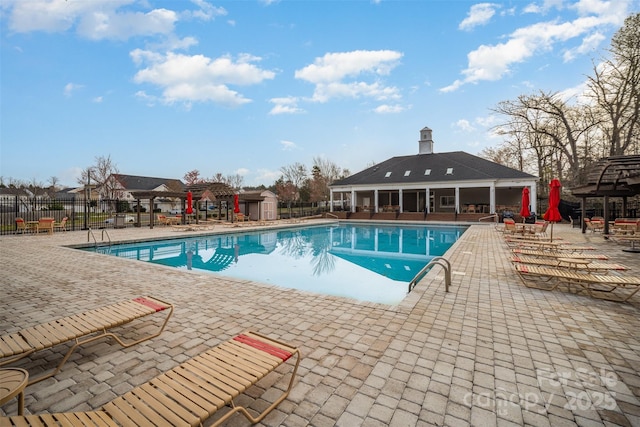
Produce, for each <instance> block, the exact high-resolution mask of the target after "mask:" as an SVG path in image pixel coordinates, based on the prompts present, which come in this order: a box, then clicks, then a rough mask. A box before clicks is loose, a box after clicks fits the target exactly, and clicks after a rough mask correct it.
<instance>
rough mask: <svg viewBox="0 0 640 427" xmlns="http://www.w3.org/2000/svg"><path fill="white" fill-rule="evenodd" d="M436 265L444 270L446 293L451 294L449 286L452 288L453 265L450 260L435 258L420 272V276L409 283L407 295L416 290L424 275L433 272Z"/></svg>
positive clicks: (417, 275)
mask: <svg viewBox="0 0 640 427" xmlns="http://www.w3.org/2000/svg"><path fill="white" fill-rule="evenodd" d="M442 261H444V262H442ZM435 265H439V266H440V267H442V268H444V290H445V292H449V286H451V263H450V262H449V260H448V259H446V258H444V257H441V256H437V257H433V258H432V259H431V261H429V263H428V264H427V265H425V266H424V267H422V270H420V271H419V272H418V274H416V275H415V277H414V278H413V279H411V281H410V282H409V290H408V291H407V293H409V292H411V291H412V290H413V288H415V287H416V285H417V284H418V281H420V280H421V279H422V278H423V277H424V275H425V274H427V272H428V271H429V270H431V269H432V268H433V266H435Z"/></svg>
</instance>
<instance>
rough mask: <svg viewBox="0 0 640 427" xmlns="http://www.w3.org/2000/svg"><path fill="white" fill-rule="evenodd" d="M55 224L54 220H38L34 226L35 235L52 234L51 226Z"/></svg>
mask: <svg viewBox="0 0 640 427" xmlns="http://www.w3.org/2000/svg"><path fill="white" fill-rule="evenodd" d="M55 222H56V220H55V218H40V219H39V220H38V224H37V225H36V233H40V232H41V231H46V232H47V233H49V234H53V224H54V223H55Z"/></svg>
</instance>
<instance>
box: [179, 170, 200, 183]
mask: <svg viewBox="0 0 640 427" xmlns="http://www.w3.org/2000/svg"><path fill="white" fill-rule="evenodd" d="M183 178H184V181H185V183H186V184H187V185H193V184H202V183H203V182H205V180H204V179H203V178H200V171H199V170H198V169H194V170H192V171H189V172H187V173H185V174H184V177H183Z"/></svg>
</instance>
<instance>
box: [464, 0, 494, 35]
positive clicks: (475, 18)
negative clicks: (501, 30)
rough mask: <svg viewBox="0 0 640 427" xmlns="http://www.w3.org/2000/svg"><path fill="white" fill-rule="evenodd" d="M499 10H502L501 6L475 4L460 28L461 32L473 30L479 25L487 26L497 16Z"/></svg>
mask: <svg viewBox="0 0 640 427" xmlns="http://www.w3.org/2000/svg"><path fill="white" fill-rule="evenodd" d="M498 8H500V5H498V4H495V3H478V4H474V5H473V6H471V9H469V13H468V14H467V17H466V18H465V19H463V20H462V22H461V23H460V25H459V26H458V28H459V29H461V30H472V29H473V28H475V27H477V26H479V25H485V24H486V23H488V22H489V21H490V20H491V18H492V17H493V15H495V13H496V9H498Z"/></svg>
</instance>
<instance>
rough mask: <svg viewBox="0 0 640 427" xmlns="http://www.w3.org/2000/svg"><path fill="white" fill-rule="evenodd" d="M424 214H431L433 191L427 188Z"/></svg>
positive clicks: (425, 189) (425, 190)
mask: <svg viewBox="0 0 640 427" xmlns="http://www.w3.org/2000/svg"><path fill="white" fill-rule="evenodd" d="M424 194H425V196H424V197H425V200H424V212H425V213H431V189H430V188H429V187H428V186H427V187H425V188H424Z"/></svg>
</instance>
